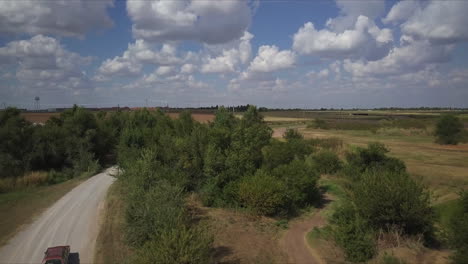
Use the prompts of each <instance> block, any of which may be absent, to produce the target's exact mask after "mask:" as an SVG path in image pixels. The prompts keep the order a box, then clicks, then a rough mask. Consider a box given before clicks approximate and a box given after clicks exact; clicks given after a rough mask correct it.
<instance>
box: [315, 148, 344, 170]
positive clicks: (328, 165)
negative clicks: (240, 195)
mask: <svg viewBox="0 0 468 264" xmlns="http://www.w3.org/2000/svg"><path fill="white" fill-rule="evenodd" d="M308 162H309V164H311V165H312V166H313V167H315V169H317V171H318V172H319V173H327V174H333V173H336V172H338V171H339V170H340V169H341V167H342V162H341V160H340V159H339V158H338V155H336V153H335V152H333V151H330V150H322V151H320V152H317V153H314V154H312V155H310V156H309V157H308Z"/></svg>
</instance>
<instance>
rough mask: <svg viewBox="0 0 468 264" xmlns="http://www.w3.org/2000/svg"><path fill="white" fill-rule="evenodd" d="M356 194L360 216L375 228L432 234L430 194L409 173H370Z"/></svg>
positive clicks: (432, 219)
mask: <svg viewBox="0 0 468 264" xmlns="http://www.w3.org/2000/svg"><path fill="white" fill-rule="evenodd" d="M352 191H353V201H354V203H355V205H356V210H357V211H358V213H359V215H361V216H362V217H363V218H365V219H367V221H368V222H369V224H370V225H371V226H372V227H374V228H375V229H377V230H378V229H384V230H385V229H388V228H398V229H400V230H402V231H403V232H404V233H405V234H410V235H413V234H429V233H430V232H431V231H432V224H433V221H434V213H433V210H432V208H431V206H430V203H431V201H430V195H429V192H428V191H427V190H426V189H425V188H424V186H423V185H422V184H420V183H418V182H416V181H415V180H413V179H412V178H411V177H410V176H409V175H408V174H407V173H404V172H395V171H389V170H369V171H366V172H365V173H363V174H362V176H361V177H360V180H359V181H357V182H356V183H354V184H353V187H352Z"/></svg>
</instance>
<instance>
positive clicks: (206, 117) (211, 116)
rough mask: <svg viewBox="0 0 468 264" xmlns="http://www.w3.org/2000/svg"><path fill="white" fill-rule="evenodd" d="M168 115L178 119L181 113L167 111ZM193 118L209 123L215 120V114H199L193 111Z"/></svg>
mask: <svg viewBox="0 0 468 264" xmlns="http://www.w3.org/2000/svg"><path fill="white" fill-rule="evenodd" d="M167 115H168V116H169V117H170V118H172V119H176V118H178V117H179V113H167ZM192 118H193V119H194V120H195V121H198V122H200V123H209V122H213V120H214V118H215V115H214V114H199V113H192Z"/></svg>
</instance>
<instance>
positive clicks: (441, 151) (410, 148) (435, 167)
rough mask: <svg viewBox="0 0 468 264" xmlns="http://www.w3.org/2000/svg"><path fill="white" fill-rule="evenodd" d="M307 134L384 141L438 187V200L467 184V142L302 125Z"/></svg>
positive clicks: (414, 171)
mask: <svg viewBox="0 0 468 264" xmlns="http://www.w3.org/2000/svg"><path fill="white" fill-rule="evenodd" d="M300 131H301V132H302V133H303V134H304V136H305V138H326V137H338V138H341V139H342V140H343V141H344V142H345V144H348V145H358V146H365V145H366V144H367V143H369V142H372V141H379V142H382V143H384V144H385V145H386V146H387V147H388V148H389V149H390V153H389V154H390V155H391V156H394V157H396V158H399V159H401V160H403V161H404V162H405V164H406V166H407V167H408V171H409V172H410V173H411V174H412V175H413V176H415V177H420V178H421V179H422V181H423V182H424V183H426V184H427V185H428V186H429V187H430V188H431V189H433V190H434V191H435V195H436V198H437V201H438V202H443V201H447V200H451V199H454V198H456V197H457V194H456V192H457V191H458V190H459V189H461V188H465V189H466V188H468V162H467V160H468V144H460V145H457V146H446V145H439V144H436V143H434V142H433V138H432V137H430V136H419V135H417V136H406V135H401V136H383V135H375V134H373V133H372V132H370V131H341V130H320V129H307V128H301V129H300Z"/></svg>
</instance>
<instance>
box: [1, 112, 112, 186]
mask: <svg viewBox="0 0 468 264" xmlns="http://www.w3.org/2000/svg"><path fill="white" fill-rule="evenodd" d="M118 119H119V118H118V113H115V114H112V115H111V116H110V117H106V115H105V113H102V114H99V115H94V114H93V113H91V112H90V111H88V110H85V109H84V108H80V107H77V106H75V107H73V108H72V109H69V110H66V111H65V112H63V113H61V114H60V116H58V117H52V118H51V119H50V120H48V121H47V122H46V123H45V124H44V125H33V124H32V123H30V122H28V121H26V120H25V119H24V118H23V117H21V115H20V111H19V110H17V109H14V108H8V109H6V110H4V111H1V112H0V193H5V192H10V191H14V190H20V189H22V188H26V187H31V186H41V185H51V184H56V183H60V182H63V181H66V180H69V179H72V178H75V177H78V176H81V175H82V174H86V175H92V174H94V173H95V172H96V171H98V170H99V169H100V167H101V166H102V165H104V164H106V163H109V162H110V161H111V160H110V159H111V157H112V154H113V151H114V146H115V145H116V142H115V139H116V138H117V137H116V133H118V127H117V126H116V125H118V122H119V121H118Z"/></svg>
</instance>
